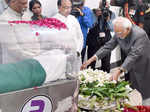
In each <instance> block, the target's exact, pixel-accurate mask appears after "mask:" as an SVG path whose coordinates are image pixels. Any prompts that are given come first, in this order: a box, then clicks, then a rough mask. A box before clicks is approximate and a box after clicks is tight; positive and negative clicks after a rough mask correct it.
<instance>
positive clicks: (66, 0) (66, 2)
mask: <svg viewBox="0 0 150 112" xmlns="http://www.w3.org/2000/svg"><path fill="white" fill-rule="evenodd" d="M71 10H72V3H71V2H70V0H62V2H61V6H59V13H61V14H62V15H64V16H66V17H67V16H68V15H69V14H70V13H71Z"/></svg>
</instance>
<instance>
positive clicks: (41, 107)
mask: <svg viewBox="0 0 150 112" xmlns="http://www.w3.org/2000/svg"><path fill="white" fill-rule="evenodd" d="M21 112H52V101H51V99H50V98H49V97H48V96H44V95H38V96H34V97H32V98H31V99H29V100H28V101H27V102H26V103H25V104H24V106H23V108H22V110H21Z"/></svg>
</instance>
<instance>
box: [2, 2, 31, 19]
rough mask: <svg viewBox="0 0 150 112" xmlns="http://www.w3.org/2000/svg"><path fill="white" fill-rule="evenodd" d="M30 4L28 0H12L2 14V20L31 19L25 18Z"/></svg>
mask: <svg viewBox="0 0 150 112" xmlns="http://www.w3.org/2000/svg"><path fill="white" fill-rule="evenodd" d="M27 6H28V0H10V1H9V7H8V8H7V9H6V10H5V11H4V12H3V13H2V15H1V16H0V20H1V21H11V20H12V21H14V20H30V19H28V18H26V17H25V18H23V14H24V12H25V11H26V9H27Z"/></svg>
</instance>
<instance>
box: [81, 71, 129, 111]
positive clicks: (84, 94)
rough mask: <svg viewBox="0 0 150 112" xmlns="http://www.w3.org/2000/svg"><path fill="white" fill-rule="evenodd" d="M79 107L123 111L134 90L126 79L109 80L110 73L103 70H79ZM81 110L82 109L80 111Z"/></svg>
mask: <svg viewBox="0 0 150 112" xmlns="http://www.w3.org/2000/svg"><path fill="white" fill-rule="evenodd" d="M78 75H79V80H80V88H79V102H78V104H79V107H80V108H81V109H87V110H94V111H97V112H98V111H100V110H101V109H103V110H109V111H114V110H118V111H122V109H123V105H124V103H125V102H126V101H127V100H128V94H129V93H130V92H131V91H132V89H131V88H130V87H129V83H128V82H126V81H121V80H120V81H118V82H116V81H109V78H110V74H108V73H107V72H103V71H101V70H92V69H90V68H89V69H86V70H83V71H80V72H79V74H78ZM79 112H80V111H79Z"/></svg>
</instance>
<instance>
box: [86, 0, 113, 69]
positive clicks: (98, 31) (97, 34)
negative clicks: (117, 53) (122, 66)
mask: <svg viewBox="0 0 150 112" xmlns="http://www.w3.org/2000/svg"><path fill="white" fill-rule="evenodd" d="M106 8H107V11H108V12H107V13H108V16H106V15H104V14H103V12H102V3H101V1H100V6H99V8H98V9H94V10H93V12H94V14H95V25H94V27H93V28H91V29H90V30H89V33H88V35H87V45H88V51H87V56H88V59H89V58H90V57H92V56H93V55H94V54H95V53H96V52H97V50H98V49H100V48H101V47H102V46H103V45H105V43H106V42H108V41H109V40H110V39H111V37H112V36H111V33H110V32H111V31H113V26H112V20H113V19H114V18H115V14H114V13H113V12H112V11H110V10H109V5H108V4H107V5H106ZM110 56H111V53H109V54H108V55H107V56H106V57H105V58H103V59H102V60H101V62H102V64H101V68H99V67H98V69H101V70H103V71H106V72H109V71H110ZM95 64H96V61H95V62H93V63H91V64H90V65H89V66H90V67H91V68H92V69H95V68H96V67H95Z"/></svg>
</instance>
